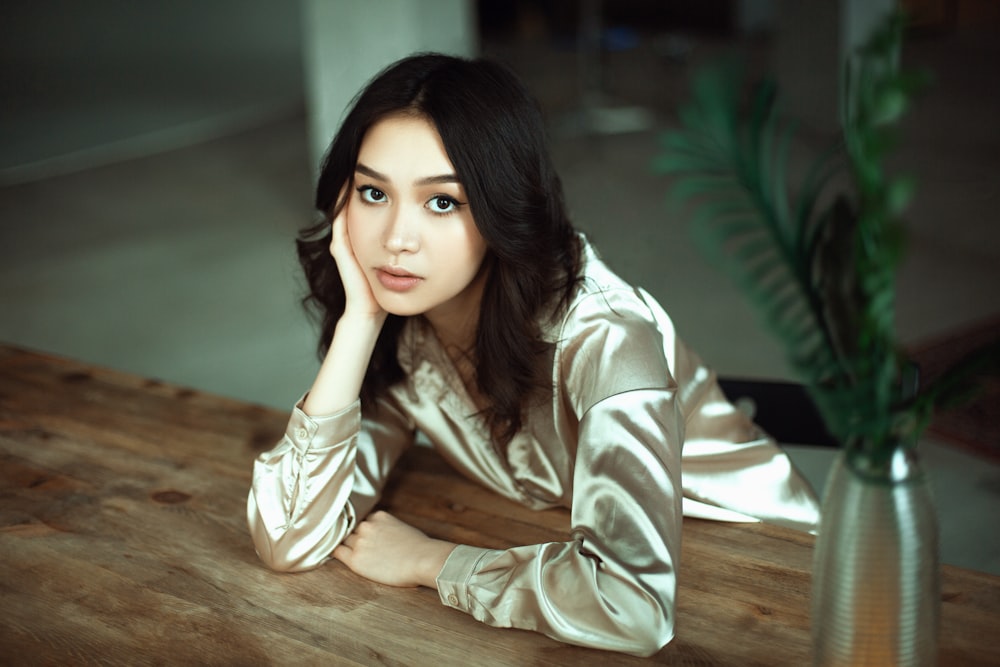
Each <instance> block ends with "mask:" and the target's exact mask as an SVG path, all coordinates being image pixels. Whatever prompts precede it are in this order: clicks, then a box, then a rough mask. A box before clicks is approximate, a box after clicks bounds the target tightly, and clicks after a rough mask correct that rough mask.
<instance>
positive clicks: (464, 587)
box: [436, 544, 502, 613]
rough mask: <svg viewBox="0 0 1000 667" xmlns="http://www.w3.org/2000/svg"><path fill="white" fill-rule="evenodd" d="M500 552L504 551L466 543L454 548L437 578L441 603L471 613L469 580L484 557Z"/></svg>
mask: <svg viewBox="0 0 1000 667" xmlns="http://www.w3.org/2000/svg"><path fill="white" fill-rule="evenodd" d="M500 553H502V552H500V551H497V550H495V549H481V548H479V547H470V546H468V545H465V544H460V545H458V546H457V547H455V548H454V549H452V551H451V554H450V555H449V556H448V559H447V560H446V561H445V562H444V567H442V568H441V572H440V573H438V576H437V580H436V581H437V589H438V595H439V596H440V597H441V604H443V605H446V606H448V607H452V608H454V609H460V610H461V611H464V612H466V613H469V612H470V611H471V604H470V602H471V601H470V595H469V580H470V579H472V575H474V574H475V573H476V572H477V571H478V570H479V564H480V563H482V562H483V560H484V559H486V558H488V557H490V556H496V555H499V554H500Z"/></svg>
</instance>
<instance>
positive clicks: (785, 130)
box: [655, 14, 998, 463]
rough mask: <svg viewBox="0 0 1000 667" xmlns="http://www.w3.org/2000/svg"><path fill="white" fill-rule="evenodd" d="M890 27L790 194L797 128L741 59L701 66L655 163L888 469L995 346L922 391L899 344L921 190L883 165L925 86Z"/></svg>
mask: <svg viewBox="0 0 1000 667" xmlns="http://www.w3.org/2000/svg"><path fill="white" fill-rule="evenodd" d="M903 30H904V21H903V19H902V17H901V16H900V15H898V14H896V15H893V16H891V17H890V18H889V19H888V20H887V21H886V22H885V23H884V24H883V25H882V26H881V27H880V28H879V29H878V30H877V31H876V32H875V33H874V35H873V36H872V38H871V40H870V41H869V42H868V43H867V44H866V45H865V46H864V47H863V48H862V49H860V50H859V51H858V53H857V55H856V57H855V58H853V59H852V61H851V62H850V63H849V64H848V66H847V67H846V68H845V76H844V79H843V81H842V86H841V91H842V96H841V99H842V109H841V121H842V123H841V125H842V133H841V134H842V136H841V138H840V141H838V142H837V144H836V145H835V146H833V147H831V149H829V150H827V151H825V152H824V153H823V154H822V155H820V156H819V157H818V158H817V159H816V160H815V161H814V163H813V164H812V166H811V168H809V169H808V170H807V171H806V172H805V177H804V178H803V179H802V181H801V182H800V183H798V184H797V187H796V188H795V191H794V194H792V193H790V191H789V182H788V181H789V174H788V172H789V167H788V164H789V151H790V147H791V142H792V138H793V132H792V125H791V124H790V123H786V122H781V121H780V120H779V119H778V117H777V114H776V112H775V99H776V95H777V88H776V85H775V84H774V82H773V81H763V82H762V83H760V84H758V85H757V86H756V87H755V89H754V90H753V91H752V93H751V94H750V95H749V99H748V100H747V103H746V104H744V99H743V95H742V93H743V86H742V76H741V73H740V71H739V69H738V68H737V67H736V66H734V65H733V64H731V63H729V64H723V65H719V66H715V67H710V68H706V69H703V70H702V71H701V72H700V73H698V75H697V76H696V77H695V79H694V82H693V91H692V100H691V101H690V103H688V104H687V105H685V106H683V107H682V108H681V109H680V111H679V115H680V128H679V129H677V130H675V131H671V132H668V133H666V134H665V135H664V137H663V141H664V149H665V150H664V151H663V153H662V155H661V156H660V157H659V158H658V159H657V161H656V163H655V166H656V168H658V169H659V170H660V171H663V172H665V173H668V174H671V175H673V176H674V177H675V183H674V186H673V188H672V190H671V198H672V199H673V200H674V203H675V204H678V205H688V206H690V207H691V209H692V211H693V219H692V225H693V230H694V235H695V240H696V241H697V242H698V244H699V245H700V246H701V247H702V249H703V250H704V251H705V252H706V253H707V254H708V256H709V257H710V259H712V260H714V261H715V263H716V264H718V265H719V266H721V267H722V268H724V269H725V270H727V271H728V272H729V273H730V274H731V275H732V276H733V278H734V279H735V280H736V282H737V284H738V285H739V286H740V287H741V288H742V289H743V291H744V292H745V293H746V294H747V295H748V296H749V297H750V299H751V300H752V302H753V303H754V304H755V305H756V306H757V307H758V310H759V312H760V314H761V315H762V316H763V318H764V321H765V323H766V324H767V325H768V326H769V328H770V329H772V330H773V332H774V333H775V334H776V335H777V336H778V337H779V338H780V339H781V340H782V341H783V343H784V344H785V347H786V351H787V354H788V358H789V362H790V364H791V366H792V368H793V369H794V370H795V371H796V373H797V374H798V375H799V376H800V378H801V379H802V381H803V382H804V384H805V385H806V386H807V388H808V389H809V391H810V394H811V395H812V397H813V399H814V401H815V402H816V404H817V407H818V408H819V410H820V413H821V414H822V416H823V418H824V421H825V422H826V425H827V428H828V429H829V430H830V432H831V433H832V434H833V435H834V436H835V437H836V438H837V439H838V440H840V441H841V442H843V443H848V442H852V443H855V444H856V446H857V447H858V448H860V450H862V451H865V452H866V453H867V454H869V455H870V456H871V457H872V458H873V459H874V461H875V462H876V463H877V461H878V459H880V458H881V459H882V460H883V461H882V462H886V461H887V457H888V456H889V455H890V454H891V451H892V450H893V449H894V448H895V447H896V445H897V444H900V443H901V444H903V445H904V446H914V445H915V444H916V440H917V436H918V435H919V434H920V433H921V432H922V431H923V429H924V428H925V427H926V426H927V424H928V422H929V420H930V417H931V414H932V411H933V409H934V406H935V405H940V404H942V403H944V402H947V401H948V400H950V399H953V398H955V397H956V396H960V395H962V394H963V393H964V392H965V390H966V389H967V388H968V385H969V382H970V378H972V377H973V376H974V374H975V373H976V372H977V371H978V370H979V369H981V368H982V366H983V364H984V362H986V361H990V362H991V363H992V364H993V366H994V367H995V366H996V365H997V364H996V360H997V356H998V355H997V346H994V347H993V349H991V350H989V351H985V352H983V353H981V354H980V355H979V356H978V357H977V358H976V359H975V360H969V361H967V362H965V363H962V364H959V365H958V366H956V367H955V368H953V369H952V370H951V372H949V373H948V374H946V375H945V376H944V377H942V378H941V379H940V380H938V381H936V382H935V383H934V384H932V385H927V386H924V387H920V388H919V391H918V386H917V385H918V382H917V377H916V375H917V374H916V369H915V367H914V366H913V364H911V363H910V362H909V360H908V359H907V357H906V354H905V352H904V351H903V349H902V346H901V345H900V344H899V342H898V340H897V338H896V334H895V312H894V304H895V283H894V278H895V271H896V268H897V266H898V263H899V260H900V257H901V256H902V250H903V241H904V238H903V237H904V234H903V224H902V221H901V214H902V212H903V211H904V209H905V207H906V205H907V203H908V202H909V200H910V198H911V195H912V193H913V191H914V183H913V181H912V180H911V179H908V178H901V177H891V176H889V175H887V174H886V172H885V169H884V167H883V163H884V160H885V158H886V156H887V154H888V153H889V151H890V150H891V148H892V147H893V145H894V144H895V141H896V127H895V126H896V121H898V119H899V118H900V116H901V115H902V114H903V112H904V111H905V109H906V108H907V106H908V104H909V102H910V100H911V98H912V96H913V94H914V92H915V91H916V90H917V89H918V88H920V87H921V85H922V83H923V81H924V79H925V77H923V76H921V75H917V74H913V73H906V72H901V71H900V68H899V52H900V45H901V42H902V34H903Z"/></svg>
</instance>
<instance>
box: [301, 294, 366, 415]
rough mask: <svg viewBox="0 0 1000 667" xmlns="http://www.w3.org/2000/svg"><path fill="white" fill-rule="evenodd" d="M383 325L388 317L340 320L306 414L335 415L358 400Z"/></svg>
mask: <svg viewBox="0 0 1000 667" xmlns="http://www.w3.org/2000/svg"><path fill="white" fill-rule="evenodd" d="M384 322H385V314H382V315H376V316H350V315H344V316H343V317H341V318H340V321H339V322H337V327H336V329H335V330H334V334H333V340H332V341H331V343H330V349H329V350H328V351H327V353H326V358H325V359H324V360H323V364H322V365H321V366H320V369H319V373H318V374H317V375H316V380H315V381H314V382H313V386H312V389H310V391H309V395H308V396H307V397H306V401H305V404H304V405H303V411H304V412H305V413H306V414H309V415H329V414H333V413H336V412H339V411H340V410H343V409H344V408H346V407H347V406H348V405H350V404H351V403H353V402H354V401H356V400H357V399H358V395H359V394H360V392H361V383H362V381H363V380H364V377H365V371H366V369H367V368H368V362H369V361H370V360H371V356H372V351H373V350H374V349H375V341H376V340H378V335H379V332H380V331H381V330H382V324H383V323H384Z"/></svg>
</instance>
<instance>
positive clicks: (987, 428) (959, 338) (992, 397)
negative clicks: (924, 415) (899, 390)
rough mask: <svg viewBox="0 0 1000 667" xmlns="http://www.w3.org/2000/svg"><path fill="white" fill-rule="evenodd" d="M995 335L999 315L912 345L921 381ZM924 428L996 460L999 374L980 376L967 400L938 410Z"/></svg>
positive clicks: (998, 458)
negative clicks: (974, 392) (970, 397)
mask: <svg viewBox="0 0 1000 667" xmlns="http://www.w3.org/2000/svg"><path fill="white" fill-rule="evenodd" d="M998 338H1000V316H998V317H993V318H990V319H988V320H986V321H983V322H980V323H978V324H976V325H974V326H972V327H969V328H968V329H964V330H960V331H957V332H955V333H953V334H949V335H948V336H944V337H941V338H940V339H937V340H933V341H928V342H926V343H924V344H921V345H915V346H913V349H912V352H911V354H912V356H913V360H914V361H916V362H917V363H918V364H919V366H920V375H921V383H929V382H932V381H933V380H934V379H935V378H936V377H938V376H939V375H941V373H943V372H944V371H945V369H947V368H949V367H950V366H951V365H952V364H954V363H955V362H957V361H958V360H960V359H961V358H962V357H964V356H965V355H967V354H969V353H971V352H973V351H974V350H976V349H978V348H980V347H982V346H983V345H985V344H987V343H989V342H991V341H996V340H997V339H998ZM928 430H929V431H930V433H931V435H933V436H935V437H936V438H938V439H940V440H942V441H944V442H947V443H949V444H952V445H954V446H956V447H959V448H961V449H964V450H966V451H968V452H970V453H972V454H976V455H979V456H983V457H985V458H988V459H990V460H992V461H1000V377H997V376H996V375H993V376H991V377H985V378H983V379H982V380H981V381H980V386H979V390H978V391H977V393H976V394H975V395H974V397H973V398H972V399H971V400H970V401H967V402H965V403H964V404H962V405H960V406H958V407H955V408H951V409H948V410H942V411H939V412H938V413H937V414H935V416H934V420H933V421H932V422H931V425H930V428H929V429H928Z"/></svg>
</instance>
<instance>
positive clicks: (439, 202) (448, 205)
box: [430, 196, 457, 213]
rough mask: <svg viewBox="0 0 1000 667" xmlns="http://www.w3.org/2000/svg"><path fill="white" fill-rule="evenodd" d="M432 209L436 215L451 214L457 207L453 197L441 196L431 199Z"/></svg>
mask: <svg viewBox="0 0 1000 667" xmlns="http://www.w3.org/2000/svg"><path fill="white" fill-rule="evenodd" d="M430 207H431V210H432V211H434V212H435V213H451V212H452V211H454V210H455V209H456V208H457V205H456V202H455V200H454V199H452V198H451V197H444V196H441V197H434V198H433V199H431V201H430Z"/></svg>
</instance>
